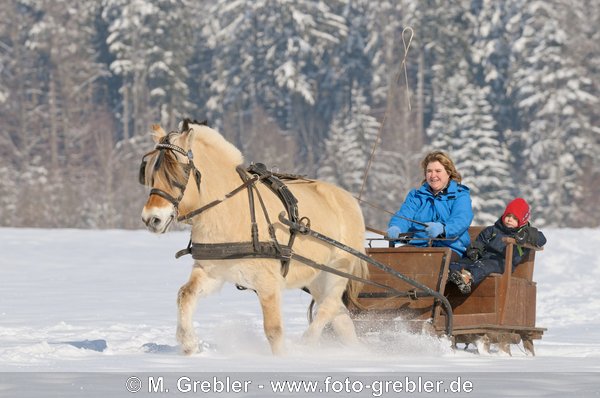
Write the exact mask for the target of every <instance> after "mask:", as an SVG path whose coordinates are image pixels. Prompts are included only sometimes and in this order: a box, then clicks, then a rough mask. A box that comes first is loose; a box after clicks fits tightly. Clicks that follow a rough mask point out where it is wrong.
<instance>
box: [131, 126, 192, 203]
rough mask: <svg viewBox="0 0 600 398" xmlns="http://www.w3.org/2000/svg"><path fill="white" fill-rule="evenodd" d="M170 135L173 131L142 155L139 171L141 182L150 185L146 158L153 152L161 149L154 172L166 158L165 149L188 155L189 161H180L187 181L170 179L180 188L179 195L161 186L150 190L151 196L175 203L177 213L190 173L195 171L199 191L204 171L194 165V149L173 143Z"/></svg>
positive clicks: (172, 183)
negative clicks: (201, 171)
mask: <svg viewBox="0 0 600 398" xmlns="http://www.w3.org/2000/svg"><path fill="white" fill-rule="evenodd" d="M170 135H171V133H169V134H168V135H166V136H165V137H163V138H161V140H160V142H159V143H158V144H156V146H155V147H154V150H152V151H150V152H148V153H147V154H145V155H144V156H143V157H142V163H141V165H140V173H139V183H140V184H142V185H148V184H147V181H146V167H147V165H148V161H147V160H146V158H147V157H148V156H150V155H151V154H153V153H154V152H155V151H159V155H158V159H157V161H156V164H155V166H154V172H156V170H157V169H158V167H159V166H160V162H161V161H162V160H163V159H164V156H165V151H167V150H170V151H173V152H178V153H180V154H182V155H183V156H185V157H187V159H188V162H187V163H182V162H178V163H179V164H180V165H181V167H182V168H183V175H184V181H185V182H184V183H183V184H182V183H180V182H179V181H176V180H170V181H169V183H170V185H172V186H174V187H175V188H177V189H179V196H177V197H174V196H172V195H171V194H169V193H167V192H165V191H163V190H162V189H159V188H152V189H151V190H150V194H149V196H152V195H157V196H160V197H161V198H163V199H165V200H167V201H168V202H169V203H171V204H172V205H173V207H174V208H175V213H176V214H177V213H178V209H179V203H180V202H181V199H183V195H184V194H185V189H186V187H187V182H188V180H189V178H190V174H191V173H192V171H193V175H194V179H195V180H196V187H197V188H198V191H200V182H201V180H202V173H200V170H198V169H197V168H196V165H194V154H193V153H192V150H191V149H190V150H188V151H186V150H185V149H183V148H181V147H180V146H177V145H175V144H171V143H170V142H169V136H170Z"/></svg>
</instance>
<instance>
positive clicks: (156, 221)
mask: <svg viewBox="0 0 600 398" xmlns="http://www.w3.org/2000/svg"><path fill="white" fill-rule="evenodd" d="M142 221H143V222H144V224H146V226H147V227H150V228H154V227H157V226H158V225H160V223H161V219H160V217H156V216H151V217H148V218H144V217H142Z"/></svg>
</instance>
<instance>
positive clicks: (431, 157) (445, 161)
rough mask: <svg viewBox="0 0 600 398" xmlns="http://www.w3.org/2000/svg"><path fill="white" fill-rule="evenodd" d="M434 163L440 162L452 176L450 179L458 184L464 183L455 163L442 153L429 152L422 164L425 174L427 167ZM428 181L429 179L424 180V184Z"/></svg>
mask: <svg viewBox="0 0 600 398" xmlns="http://www.w3.org/2000/svg"><path fill="white" fill-rule="evenodd" d="M432 162H440V163H441V164H442V166H444V168H445V169H446V172H447V173H448V174H449V175H450V179H451V180H454V181H456V182H458V183H459V184H460V182H461V181H462V176H461V175H460V173H459V172H458V171H456V166H454V162H453V161H452V159H450V156H448V154H446V153H444V152H442V151H433V152H429V153H428V154H427V156H425V159H423V161H422V162H421V167H422V168H423V174H427V166H428V165H429V163H432ZM425 181H427V179H423V182H425Z"/></svg>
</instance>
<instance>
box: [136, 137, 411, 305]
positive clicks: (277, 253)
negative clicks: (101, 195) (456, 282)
mask: <svg viewBox="0 0 600 398" xmlns="http://www.w3.org/2000/svg"><path fill="white" fill-rule="evenodd" d="M155 149H156V150H159V151H163V150H171V151H175V152H178V153H180V154H182V155H185V156H186V157H187V159H188V163H187V164H184V165H183V167H184V175H185V177H186V185H184V184H181V183H178V182H177V181H172V182H171V183H172V184H173V185H174V186H175V187H177V188H178V189H179V190H180V191H181V192H180V194H179V196H178V197H177V198H174V197H173V196H172V195H170V194H168V193H167V192H165V191H163V190H161V189H158V188H153V189H152V190H151V191H150V195H158V196H161V197H163V198H165V199H166V200H168V201H169V202H171V203H172V204H173V206H174V207H175V211H176V212H177V211H178V206H179V202H180V201H181V199H182V198H183V195H184V193H185V189H186V186H187V181H188V179H189V176H190V173H191V171H192V170H194V178H195V179H196V184H197V186H198V190H200V181H201V176H202V175H201V173H200V170H198V169H197V168H196V166H195V165H194V163H193V159H194V156H193V154H192V151H191V149H190V150H188V151H187V152H186V151H185V150H184V149H183V148H181V147H179V146H177V145H173V144H171V143H169V142H168V136H166V137H165V139H164V142H163V141H161V143H159V144H157V145H156V147H155ZM144 157H145V156H144ZM145 166H146V165H145V161H142V166H141V167H140V176H141V175H142V174H141V171H142V170H144V171H145ZM236 170H237V172H238V174H239V175H240V178H241V179H242V181H243V182H242V184H240V185H239V186H238V187H236V188H235V189H233V190H232V191H230V192H229V193H227V194H226V195H225V196H224V197H223V198H222V199H215V200H213V201H212V202H210V203H207V204H206V205H204V206H202V207H200V208H198V209H196V210H192V211H190V212H189V213H187V214H185V215H183V216H179V217H177V221H188V220H190V219H192V218H193V217H195V216H197V215H199V214H201V213H203V212H205V211H207V210H208V209H210V208H212V207H215V206H217V205H218V204H220V203H222V202H224V201H225V200H227V199H229V198H231V197H233V196H235V195H236V194H238V193H239V192H241V191H243V190H244V189H246V190H247V191H248V202H249V210H250V219H251V236H252V240H251V241H249V242H228V243H195V242H192V240H191V238H190V241H189V243H188V246H187V247H186V248H185V249H182V250H179V251H178V252H177V253H176V254H175V258H179V257H181V256H185V255H187V254H191V255H192V258H193V259H194V260H228V259H242V258H270V259H277V260H280V261H281V273H282V275H283V277H285V276H286V275H287V273H288V271H289V264H290V261H291V260H292V259H294V260H296V261H298V262H301V263H303V264H305V265H308V266H309V267H312V268H315V269H318V270H321V271H325V272H329V273H332V274H335V275H338V276H341V277H344V278H347V279H351V280H355V281H358V282H362V283H364V284H367V285H372V286H377V287H380V288H384V289H386V290H388V291H390V292H392V294H394V295H395V296H408V297H411V298H414V299H416V298H417V294H416V292H414V291H411V292H408V293H407V292H401V291H399V290H397V289H394V288H392V287H390V286H387V285H384V284H381V283H378V282H375V281H371V280H369V279H366V278H361V277H358V276H356V275H352V274H350V273H347V272H343V271H340V270H337V269H335V268H333V267H330V266H327V265H324V264H320V263H317V262H315V261H313V260H311V259H310V258H307V257H304V256H301V255H299V254H297V253H294V252H293V250H292V246H293V244H294V240H295V237H296V234H298V233H300V234H308V232H309V231H311V230H310V220H309V219H308V218H306V217H303V218H300V217H299V215H298V206H297V204H298V201H297V199H296V198H295V197H294V195H293V194H292V193H291V191H290V190H289V189H288V187H287V186H286V185H285V184H284V183H283V182H282V181H281V179H280V178H279V177H278V175H275V174H274V173H272V172H271V171H268V170H267V168H266V167H265V165H264V164H261V163H258V164H252V165H250V167H248V169H247V170H245V169H244V168H242V167H241V166H238V167H237V168H236ZM247 173H250V174H251V175H252V177H248V174H247ZM282 178H288V179H289V178H297V177H296V176H291V175H282ZM259 181H260V182H262V183H264V184H266V185H267V186H268V187H269V188H270V190H271V191H273V192H274V193H275V194H276V195H277V196H278V197H279V199H280V200H281V202H282V203H283V205H284V206H285V208H286V211H287V213H288V219H287V220H285V219H283V224H284V225H287V226H288V227H289V233H290V237H289V241H288V244H287V245H282V244H280V243H279V242H278V241H277V238H276V236H275V228H274V226H273V223H272V222H271V220H270V217H269V214H268V211H267V207H266V205H265V203H264V201H263V199H262V196H261V194H260V192H259V191H258V189H255V188H256V187H255V185H256V183H257V182H259ZM140 182H145V181H142V178H141V177H140ZM255 194H256V196H257V197H258V200H259V203H260V207H261V209H262V211H263V215H264V217H265V221H266V222H267V224H268V231H269V238H270V241H268V242H261V241H260V240H259V236H258V227H257V223H256V214H255V213H256V210H255V205H254V196H255ZM283 214H285V212H284V213H281V214H280V215H279V219H280V221H282V216H283ZM238 288H241V289H244V288H243V287H241V286H238ZM413 296H414V297H413Z"/></svg>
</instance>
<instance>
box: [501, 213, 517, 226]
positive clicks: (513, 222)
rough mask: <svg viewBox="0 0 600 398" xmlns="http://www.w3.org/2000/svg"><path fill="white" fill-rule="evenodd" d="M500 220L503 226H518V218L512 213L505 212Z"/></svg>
mask: <svg viewBox="0 0 600 398" xmlns="http://www.w3.org/2000/svg"><path fill="white" fill-rule="evenodd" d="M502 221H503V222H504V226H506V227H508V228H517V227H518V226H519V220H518V219H517V217H515V216H514V215H513V214H507V215H506V217H504V220H502Z"/></svg>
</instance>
